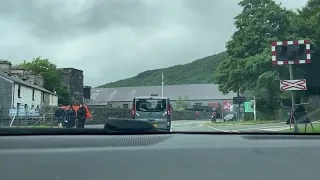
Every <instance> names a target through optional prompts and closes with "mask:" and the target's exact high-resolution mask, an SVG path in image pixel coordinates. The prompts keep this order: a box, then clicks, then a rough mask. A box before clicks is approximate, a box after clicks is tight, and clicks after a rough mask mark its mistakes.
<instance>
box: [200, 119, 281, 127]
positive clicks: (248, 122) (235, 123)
mask: <svg viewBox="0 0 320 180" xmlns="http://www.w3.org/2000/svg"><path fill="white" fill-rule="evenodd" d="M279 122H285V121H283V120H272V121H264V120H258V121H233V122H216V123H215V122H206V123H203V124H202V125H204V126H229V125H254V124H269V123H279Z"/></svg>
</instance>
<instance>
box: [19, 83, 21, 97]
mask: <svg viewBox="0 0 320 180" xmlns="http://www.w3.org/2000/svg"><path fill="white" fill-rule="evenodd" d="M18 98H21V85H18Z"/></svg>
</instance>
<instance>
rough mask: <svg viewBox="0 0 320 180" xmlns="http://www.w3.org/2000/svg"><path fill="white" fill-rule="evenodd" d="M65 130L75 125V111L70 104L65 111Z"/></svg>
mask: <svg viewBox="0 0 320 180" xmlns="http://www.w3.org/2000/svg"><path fill="white" fill-rule="evenodd" d="M66 120H67V123H66V128H74V126H75V123H76V111H75V109H74V107H73V105H72V104H70V105H69V106H68V108H67V111H66Z"/></svg>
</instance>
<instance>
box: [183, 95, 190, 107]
mask: <svg viewBox="0 0 320 180" xmlns="http://www.w3.org/2000/svg"><path fill="white" fill-rule="evenodd" d="M188 106H189V97H188V95H184V99H183V109H186V108H188Z"/></svg>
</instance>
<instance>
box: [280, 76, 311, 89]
mask: <svg viewBox="0 0 320 180" xmlns="http://www.w3.org/2000/svg"><path fill="white" fill-rule="evenodd" d="M280 90H281V91H299V90H300V91H301V90H302V91H304V90H307V81H306V80H305V79H298V80H280Z"/></svg>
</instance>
